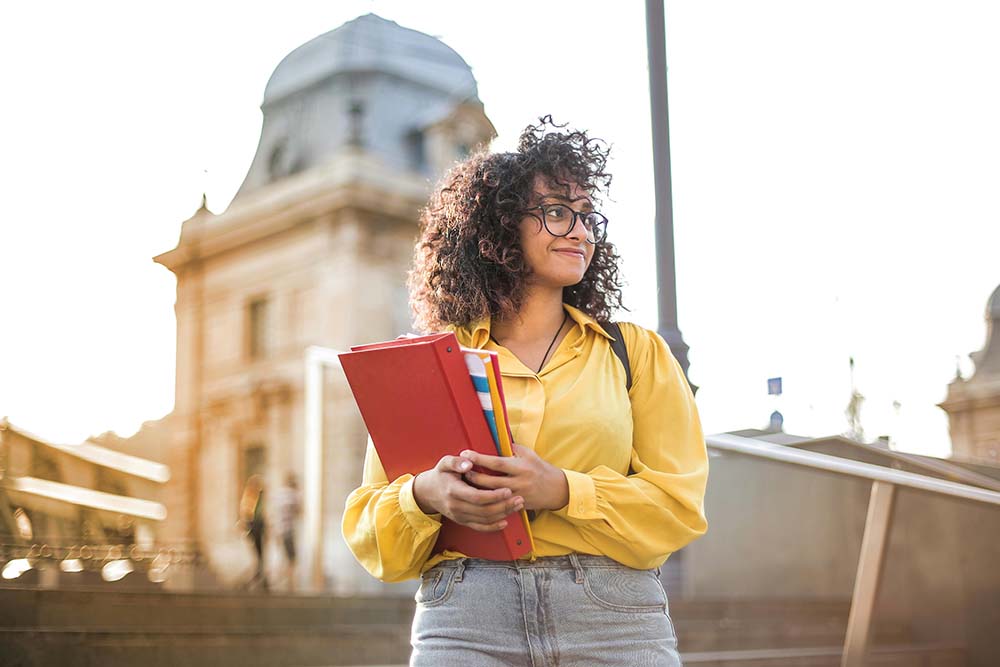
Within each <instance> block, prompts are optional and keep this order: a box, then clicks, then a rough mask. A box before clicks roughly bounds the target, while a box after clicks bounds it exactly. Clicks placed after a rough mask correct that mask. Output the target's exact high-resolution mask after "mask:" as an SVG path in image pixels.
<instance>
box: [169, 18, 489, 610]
mask: <svg viewBox="0 0 1000 667" xmlns="http://www.w3.org/2000/svg"><path fill="white" fill-rule="evenodd" d="M261 108H262V111H263V126H262V130H261V137H260V143H259V146H258V149H257V154H256V156H255V157H254V159H253V162H252V164H251V166H250V168H249V171H248V173H247V176H246V178H245V180H244V183H243V185H242V187H241V188H240V190H239V192H238V194H237V195H236V197H235V198H234V200H233V202H232V204H231V205H230V206H229V208H228V209H227V210H226V211H225V212H224V213H222V214H219V215H214V214H213V213H211V212H210V211H209V210H208V209H207V207H206V206H204V205H203V206H202V208H201V209H199V210H198V211H197V212H196V213H195V214H194V216H192V217H191V218H190V219H189V220H186V221H185V222H184V223H183V224H182V228H181V235H180V240H179V242H178V244H177V247H176V248H173V249H172V250H169V251H168V252H165V253H163V254H161V255H159V256H157V257H156V258H155V261H156V262H158V263H159V264H161V265H163V266H165V267H166V268H168V269H169V270H170V271H172V272H173V273H174V274H175V275H176V277H177V301H176V306H175V310H176V317H177V375H176V385H175V394H176V395H175V407H174V411H173V413H172V414H171V415H169V416H168V417H167V418H166V419H167V420H169V422H170V426H171V427H170V429H169V431H170V433H171V436H170V437H171V442H170V444H169V447H168V452H169V453H168V455H167V456H168V460H167V461H165V462H166V463H167V464H168V465H170V467H171V470H172V471H173V475H174V478H173V480H172V481H171V483H170V484H169V485H168V488H167V489H166V492H165V495H164V502H165V504H166V506H167V509H168V518H167V521H166V527H165V532H166V534H167V537H168V539H171V540H174V541H185V540H192V541H194V542H195V543H197V545H198V546H199V548H200V549H201V550H202V552H203V554H204V556H205V558H206V560H207V562H208V563H209V564H210V566H211V567H212V569H213V572H214V573H215V574H216V576H217V577H219V578H220V579H222V580H223V582H226V583H230V584H237V583H238V582H239V579H240V578H241V577H243V576H246V571H247V567H248V563H247V558H248V547H247V543H246V540H245V539H244V538H243V535H242V534H241V531H240V529H239V528H238V526H237V524H236V520H237V514H238V503H239V499H240V494H241V490H242V487H243V484H244V482H245V480H246V479H247V478H248V477H249V476H250V475H253V474H260V475H263V477H264V480H265V496H264V497H265V507H266V508H267V511H268V512H269V513H270V514H271V515H272V516H273V515H274V514H276V512H275V511H274V508H273V507H272V506H270V505H268V504H267V499H268V498H269V497H270V498H273V497H274V494H273V493H271V494H269V490H273V489H276V488H277V487H278V486H279V485H280V483H281V480H283V479H284V478H285V476H286V475H287V474H288V473H293V474H295V475H296V476H297V477H298V478H299V479H300V480H301V479H302V478H303V476H304V473H305V472H306V469H307V466H310V465H312V462H310V461H306V460H305V458H304V457H305V453H304V451H303V442H304V438H305V420H306V415H305V409H306V408H305V401H304V392H303V387H304V381H305V377H304V375H305V368H304V358H305V351H306V349H307V348H309V347H310V346H321V347H324V348H332V349H336V350H346V349H347V348H348V347H349V346H350V345H352V344H357V343H361V342H370V341H376V340H384V339H389V338H393V337H395V336H397V335H399V334H400V333H403V332H406V331H409V330H410V326H411V324H410V316H409V308H408V306H407V292H406V288H405V277H406V272H407V270H408V267H409V265H410V263H411V260H412V254H413V247H414V241H415V238H416V234H417V222H418V216H419V211H420V209H421V208H422V207H423V206H424V205H425V203H426V201H427V197H428V194H429V192H430V187H431V185H432V183H433V181H436V180H437V178H438V177H439V176H440V175H441V174H442V173H443V171H444V170H445V169H447V168H448V167H449V166H450V165H451V164H453V163H454V162H455V161H456V160H458V159H460V158H462V157H464V156H465V155H467V154H468V153H469V152H470V151H471V150H472V149H474V148H475V147H476V146H478V145H482V144H485V143H486V142H488V141H489V140H491V139H492V138H493V136H494V134H495V131H494V128H493V126H492V124H491V123H490V121H489V120H488V119H487V117H486V116H485V114H484V111H483V107H482V104H481V103H480V102H479V100H478V97H477V90H476V82H475V79H474V78H473V76H472V72H471V70H470V68H469V66H468V65H467V64H466V63H465V62H464V61H463V60H462V58H461V57H460V56H459V55H458V54H457V53H455V52H454V51H453V50H451V49H450V48H449V47H447V46H446V45H444V44H443V43H442V42H440V41H439V40H437V39H434V38H432V37H430V36H428V35H424V34H422V33H419V32H416V31H413V30H408V29H406V28H403V27H400V26H399V25H397V24H396V23H394V22H391V21H387V20H384V19H382V18H380V17H378V16H375V15H373V14H368V15H366V16H362V17H360V18H358V19H355V20H353V21H351V22H349V23H346V24H344V25H343V26H341V27H340V28H337V29H336V30H333V31H332V32H329V33H327V34H324V35H321V36H320V37H317V38H315V39H313V40H312V41H310V42H308V43H306V44H304V45H303V46H301V47H299V48H298V49H296V50H294V51H293V52H292V53H290V54H289V55H288V56H287V57H286V58H285V59H284V60H283V61H282V62H281V64H279V65H278V67H277V69H275V71H274V73H273V74H272V76H271V79H270V81H269V83H268V84H267V88H266V90H265V93H264V101H263V104H262V107H261ZM325 387H326V389H325V391H324V395H325V397H326V398H325V400H324V404H323V424H324V438H323V443H322V446H323V449H324V455H325V461H326V464H325V466H324V468H325V469H324V470H323V471H322V475H321V479H322V485H323V490H324V493H323V497H324V506H323V507H322V508H321V510H322V511H321V516H322V517H323V528H322V534H323V535H324V538H323V551H322V553H323V556H322V559H323V571H324V574H325V576H326V585H325V587H326V588H327V589H329V590H335V591H337V592H345V593H349V592H356V591H358V590H359V589H363V588H365V587H369V588H371V587H373V586H374V584H373V583H371V582H369V581H368V578H367V577H365V576H362V575H363V572H362V571H361V570H360V567H359V566H357V565H356V563H354V560H353V558H352V557H351V555H350V554H349V553H348V552H347V551H346V547H345V546H344V545H343V540H342V539H341V538H340V518H341V515H342V513H343V507H344V501H345V499H346V496H347V494H348V493H349V492H350V491H351V490H352V489H353V488H354V487H355V486H357V484H358V482H359V481H360V474H361V467H362V460H363V456H364V449H365V444H366V432H365V429H364V424H363V422H362V420H361V419H360V416H359V414H358V413H357V409H356V407H355V405H354V401H353V397H352V396H351V394H350V391H349V388H348V387H347V384H346V380H345V379H344V378H343V375H342V374H341V373H340V372H339V371H336V370H334V369H331V370H329V371H328V372H327V374H326V378H325ZM270 523H271V525H273V521H271V522H270ZM271 533H272V534H271V536H270V538H269V539H268V543H269V545H270V546H269V550H268V552H267V555H269V556H271V561H272V562H275V561H278V560H280V558H281V556H280V555H279V554H280V550H279V548H278V536H277V535H275V534H274V531H273V530H272V531H271ZM300 538H301V531H300ZM300 541H301V540H300ZM304 548H305V545H301V544H300V553H301V551H302V550H303V549H304ZM300 574H302V575H303V577H304V573H300ZM300 583H305V579H303V580H302V582H300ZM280 585H281V584H280V583H279V586H280Z"/></svg>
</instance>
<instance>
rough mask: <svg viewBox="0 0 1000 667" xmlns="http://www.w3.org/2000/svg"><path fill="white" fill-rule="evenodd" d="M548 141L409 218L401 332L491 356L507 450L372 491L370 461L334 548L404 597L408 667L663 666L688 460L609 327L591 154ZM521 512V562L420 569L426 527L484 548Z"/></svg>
mask: <svg viewBox="0 0 1000 667" xmlns="http://www.w3.org/2000/svg"><path fill="white" fill-rule="evenodd" d="M564 127H565V126H560V125H556V124H555V123H553V122H552V119H551V117H545V118H542V119H541V122H540V123H539V124H538V125H534V126H529V127H527V128H526V129H525V130H524V132H523V133H522V134H521V137H520V140H519V143H518V148H517V151H516V152H513V153H500V154H487V153H485V152H479V153H477V154H475V155H473V156H471V157H470V158H469V159H467V160H466V161H464V162H463V163H460V164H458V165H457V166H456V167H454V168H453V169H452V170H451V172H450V173H449V174H448V175H447V176H446V177H445V178H444V180H443V181H442V182H441V184H439V186H438V188H437V189H436V191H435V192H434V194H433V195H432V197H431V200H430V203H429V204H428V206H427V208H426V209H425V210H424V212H423V214H422V218H421V229H420V237H419V240H418V243H417V247H416V250H415V256H414V266H413V270H412V271H411V273H410V281H409V287H410V303H411V306H412V307H413V311H414V313H415V315H416V321H417V325H418V327H419V328H420V329H421V330H422V331H424V332H431V331H441V330H448V331H453V332H454V333H455V334H456V336H457V338H458V341H459V343H460V344H461V345H463V346H467V347H473V348H482V349H488V350H494V351H496V352H497V353H498V354H499V359H500V372H501V375H502V377H503V386H504V391H505V395H506V402H507V409H508V415H509V418H510V426H511V430H512V432H513V434H514V439H515V441H516V444H515V445H514V453H515V456H513V457H497V456H487V455H483V454H480V453H477V452H472V451H469V450H465V451H458V448H459V445H458V444H456V445H455V447H456V451H455V455H454V456H445V457H443V458H441V459H440V461H438V463H437V464H436V465H435V466H434V467H433V468H432V469H430V470H425V471H422V472H420V473H419V474H417V475H410V474H406V475H402V476H401V477H399V478H398V479H392V480H390V479H387V478H386V476H385V472H384V469H383V467H382V465H381V463H380V461H379V459H378V454H377V452H376V451H375V448H374V446H373V445H372V443H371V442H369V446H368V450H367V454H366V460H365V465H364V473H363V479H362V483H361V486H360V487H359V488H358V489H356V490H355V491H353V492H352V493H351V495H350V496H349V497H348V499H347V503H346V507H345V513H344V519H343V533H344V536H345V538H346V540H347V543H348V545H349V546H350V548H351V550H352V552H353V553H354V555H355V557H356V558H357V560H358V561H359V562H360V563H361V564H362V565H363V566H364V567H365V568H366V569H367V570H368V571H369V572H370V573H371V574H372V575H373V576H375V577H377V578H378V579H380V580H382V581H401V580H405V579H410V578H415V577H420V578H421V583H420V587H419V590H418V591H417V593H416V596H415V597H416V602H417V609H416V613H415V615H414V619H413V628H412V634H411V637H412V639H411V642H412V645H413V652H412V654H411V657H410V664H411V666H415V667H424V666H427V665H434V666H447V665H477V666H479V667H483V666H486V667H489V666H496V667H500V666H501V665H529V664H567V665H569V664H572V665H591V664H620V665H638V664H642V665H668V666H672V665H679V664H680V657H679V653H678V651H677V639H676V635H675V632H674V627H673V623H672V621H671V619H670V616H669V607H668V603H667V596H666V592H665V591H664V588H663V585H662V583H661V581H660V579H659V566H660V565H662V564H663V563H664V562H665V561H666V559H667V558H668V557H669V556H670V554H671V553H673V552H675V551H677V550H678V549H681V548H682V547H684V546H685V545H686V544H688V543H690V542H691V541H692V540H694V539H696V538H698V537H699V536H701V535H702V534H704V533H705V531H706V530H707V522H706V519H705V513H704V495H705V486H706V483H707V479H708V456H707V452H706V448H705V441H704V437H703V434H702V430H701V424H700V421H699V417H698V412H697V409H696V407H695V403H694V397H693V395H692V393H691V389H690V387H689V385H688V383H687V380H686V378H685V376H684V372H683V371H682V370H681V368H680V365H679V364H678V363H677V361H676V360H675V359H674V357H673V355H672V354H671V352H670V348H669V347H668V346H667V344H666V342H665V341H664V340H663V338H661V337H660V336H659V334H657V333H656V332H654V331H651V330H648V329H644V328H642V327H640V326H638V325H635V324H632V323H628V322H620V323H618V325H617V327H615V326H614V325H613V324H611V323H610V319H611V315H612V313H613V311H614V310H616V309H617V308H619V307H621V289H620V288H621V281H620V279H619V268H618V262H619V258H618V255H617V253H616V251H615V248H614V246H613V245H612V244H611V243H609V242H607V240H606V226H607V224H608V221H607V218H605V217H604V216H603V215H602V214H600V213H599V212H598V211H597V209H596V207H597V205H598V203H599V199H598V197H599V195H601V194H602V193H603V191H606V189H607V187H608V185H609V184H610V181H611V176H610V174H608V173H607V172H606V171H605V166H606V162H607V158H608V149H607V148H606V144H604V143H603V142H600V141H599V140H594V139H591V138H590V137H589V136H587V134H586V133H585V132H579V131H571V130H564V129H563V128H564ZM609 329H610V331H614V332H616V333H615V334H612V333H609ZM613 335H617V336H620V337H621V340H622V341H623V343H624V345H625V348H626V351H627V364H625V363H623V362H624V361H626V360H623V359H620V358H619V357H618V356H617V354H616V353H615V351H614V349H613V347H612V340H613V338H612V336H613ZM629 373H630V374H631V380H628V377H629ZM473 465H479V466H482V467H483V468H487V469H490V470H492V471H494V472H496V473H499V474H498V475H496V476H494V475H488V474H481V473H477V472H473V471H472V466H473ZM521 509H525V510H528V511H530V512H531V513H532V514H533V519H532V523H531V529H532V534H533V537H534V546H535V551H534V552H533V553H531V554H530V555H529V556H527V557H525V558H523V559H520V560H516V561H490V560H483V559H477V558H468V557H466V556H465V555H464V554H461V553H455V552H451V551H444V552H435V551H434V546H435V542H436V539H437V536H438V532H439V531H440V528H441V521H442V518H443V517H447V518H448V519H450V520H452V521H455V522H457V523H460V524H463V525H466V526H470V527H472V528H474V529H476V530H480V531H497V530H502V529H503V528H505V527H506V525H507V521H508V519H509V517H510V515H511V513H514V512H518V511H520V510H521ZM514 520H519V519H518V518H517V517H516V516H515V517H514Z"/></svg>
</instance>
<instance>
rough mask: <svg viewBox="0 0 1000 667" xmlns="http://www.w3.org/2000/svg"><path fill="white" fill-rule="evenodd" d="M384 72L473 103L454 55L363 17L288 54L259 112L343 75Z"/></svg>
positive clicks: (472, 90)
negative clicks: (343, 73)
mask: <svg viewBox="0 0 1000 667" xmlns="http://www.w3.org/2000/svg"><path fill="white" fill-rule="evenodd" d="M372 71H377V72H383V73H387V74H393V75H395V76H398V77H400V78H402V79H406V80H409V81H414V82H420V83H422V84H424V85H426V86H430V87H432V88H436V89H437V90H439V91H440V92H443V93H445V94H447V95H449V96H451V97H460V98H464V99H476V98H477V95H478V90H477V88H476V80H475V78H474V77H473V76H472V69H471V68H470V67H469V65H468V64H467V63H466V62H465V60H463V59H462V56H460V55H458V53H456V52H455V50H454V49H452V48H451V47H450V46H448V45H447V44H445V43H444V42H442V41H440V40H438V39H435V38H434V37H431V36H430V35H425V34H424V33H422V32H418V31H416V30H411V29H409V28H404V27H402V26H401V25H399V24H398V23H396V22H395V21H389V20H387V19H384V18H382V17H380V16H376V15H375V14H365V15H364V16H359V17H358V18H356V19H354V20H353V21H348V22H347V23H345V24H344V25H342V26H340V27H339V28H337V29H335V30H331V31H330V32H328V33H326V34H324V35H320V36H319V37H316V38H315V39H312V40H310V41H308V42H306V43H305V44H303V45H302V46H300V47H298V48H297V49H295V50H294V51H292V52H291V53H289V54H288V55H287V56H285V58H284V59H283V60H282V61H281V63H280V64H279V65H278V67H277V68H275V70H274V73H273V74H271V78H270V80H269V81H268V82H267V87H266V88H265V89H264V102H263V106H268V105H269V104H273V103H275V102H277V101H279V100H281V99H283V98H285V97H287V96H288V95H291V94H293V93H297V92H299V91H302V90H306V89H308V88H309V87H311V86H314V85H317V84H320V83H322V82H323V81H325V80H327V79H329V78H330V77H332V76H334V75H336V74H338V73H341V72H372Z"/></svg>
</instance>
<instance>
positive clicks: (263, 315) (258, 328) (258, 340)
mask: <svg viewBox="0 0 1000 667" xmlns="http://www.w3.org/2000/svg"><path fill="white" fill-rule="evenodd" d="M247 333H248V336H247V353H248V356H249V357H250V358H251V359H263V358H265V357H266V356H267V355H268V353H269V352H270V351H271V318H270V308H269V304H268V301H267V299H264V298H258V299H253V300H252V301H250V305H249V306H248V308H247Z"/></svg>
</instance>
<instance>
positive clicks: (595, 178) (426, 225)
mask: <svg viewBox="0 0 1000 667" xmlns="http://www.w3.org/2000/svg"><path fill="white" fill-rule="evenodd" d="M565 127H566V126H565V125H557V124H556V123H555V122H553V120H552V117H551V116H544V117H542V118H540V119H539V123H538V125H529V126H528V127H526V128H525V129H524V131H523V132H522V133H521V137H520V140H519V141H518V146H517V152H515V153H495V154H489V153H486V152H485V151H483V152H478V153H476V154H474V155H472V156H471V157H470V158H468V159H467V160H465V161H464V162H461V163H459V164H458V165H456V166H455V167H454V168H453V169H451V171H449V172H448V174H446V175H445V177H444V178H443V179H442V181H441V183H440V184H439V186H438V188H437V189H436V191H435V192H434V194H433V195H432V196H431V199H430V201H429V203H428V205H427V207H426V208H425V209H424V210H423V211H422V213H421V217H420V238H419V240H418V242H417V246H416V250H415V252H414V261H413V269H412V270H411V271H410V273H409V280H408V286H409V290H410V307H411V308H412V310H413V315H414V320H415V324H416V326H417V328H418V329H419V330H421V331H437V330H440V329H442V328H443V327H444V326H446V325H449V324H451V325H457V326H466V325H468V324H470V323H472V322H475V321H476V320H479V319H481V318H484V317H487V316H490V317H493V318H506V317H509V316H511V315H513V314H515V313H517V311H518V310H520V307H521V303H522V301H523V299H524V293H525V285H526V278H527V277H528V276H529V275H530V274H531V270H530V268H529V267H528V265H527V263H526V262H525V260H524V254H523V252H522V250H521V243H520V232H519V224H520V221H521V220H522V218H523V217H524V213H523V211H524V209H526V208H529V207H531V206H532V205H533V202H532V198H533V194H534V184H535V177H536V176H538V175H541V176H542V177H544V178H545V179H546V180H547V181H548V182H549V184H550V185H551V186H553V187H555V188H562V189H564V190H565V192H566V195H567V196H569V193H570V189H571V184H576V185H577V186H578V187H580V188H581V189H583V190H586V191H587V192H588V193H589V194H590V195H591V197H592V198H593V197H594V196H596V195H597V194H598V193H601V192H607V189H608V187H609V186H610V185H611V175H610V174H608V173H607V172H605V166H606V164H607V160H608V153H609V148H608V147H607V144H605V143H604V142H603V141H601V140H600V139H591V138H589V137H588V136H587V134H586V132H581V131H574V130H565V131H563V128H565ZM563 301H564V302H566V303H568V304H569V305H571V306H574V307H576V308H579V309H580V310H582V311H583V312H585V313H587V314H588V315H590V316H591V317H593V318H595V319H597V320H610V319H611V314H612V312H614V311H615V310H616V309H618V308H622V301H621V285H620V279H619V268H618V254H617V253H616V251H615V247H614V245H612V244H611V243H608V242H606V241H605V242H602V243H598V244H597V245H596V246H595V247H594V256H593V259H592V260H591V262H590V266H589V267H588V268H587V271H586V273H585V274H584V276H583V279H582V280H581V281H580V282H579V283H577V284H576V285H571V286H569V287H565V288H564V289H563Z"/></svg>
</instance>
